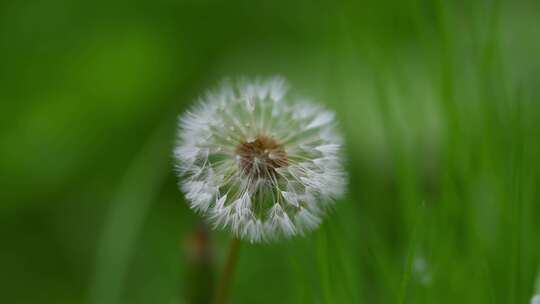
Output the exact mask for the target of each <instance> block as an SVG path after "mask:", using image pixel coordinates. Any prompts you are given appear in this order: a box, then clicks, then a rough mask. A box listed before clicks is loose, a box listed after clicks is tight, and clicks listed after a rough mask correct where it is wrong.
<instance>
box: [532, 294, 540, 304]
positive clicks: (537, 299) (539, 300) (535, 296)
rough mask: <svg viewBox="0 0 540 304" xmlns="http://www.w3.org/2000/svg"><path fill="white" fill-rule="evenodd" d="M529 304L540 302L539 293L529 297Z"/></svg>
mask: <svg viewBox="0 0 540 304" xmlns="http://www.w3.org/2000/svg"><path fill="white" fill-rule="evenodd" d="M531 304H540V294H537V295H534V297H533V298H532V299H531Z"/></svg>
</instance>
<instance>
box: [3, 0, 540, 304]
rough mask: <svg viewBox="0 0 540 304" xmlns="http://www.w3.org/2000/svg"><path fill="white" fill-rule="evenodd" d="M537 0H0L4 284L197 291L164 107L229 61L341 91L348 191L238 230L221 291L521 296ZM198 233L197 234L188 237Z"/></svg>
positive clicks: (534, 256)
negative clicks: (288, 235)
mask: <svg viewBox="0 0 540 304" xmlns="http://www.w3.org/2000/svg"><path fill="white" fill-rule="evenodd" d="M539 20H540V2H539V1H533V0H531V1H499V0H482V1H465V0H460V1H442V0H439V1H427V0H404V1H386V0H369V1H346V0H345V1H265V2H256V1H205V0H199V1H196V0H192V1H173V0H156V1H125V2H117V1H102V0H98V1H68V0H44V1H39V0H28V1H2V2H1V3H0V24H1V25H0V58H1V64H0V88H1V90H0V101H1V108H0V109H1V110H0V142H1V148H0V189H1V190H0V240H1V245H0V302H1V303H41V304H46V303H88V304H98V303H99V304H113V303H167V304H169V303H171V304H173V303H207V302H208V299H209V297H210V296H211V292H212V290H213V288H214V286H213V284H214V282H215V279H216V278H217V277H218V276H219V271H220V267H221V265H222V262H223V259H224V257H225V254H226V251H227V247H228V244H227V242H228V240H229V238H230V237H229V235H228V234H227V233H224V232H209V233H206V234H205V233H202V232H197V231H198V230H200V229H201V228H198V227H200V223H199V218H198V216H196V215H195V214H194V213H193V212H192V211H190V210H189V209H188V208H187V206H186V204H185V202H184V199H183V196H182V194H181V193H180V192H179V190H178V189H177V186H176V183H177V178H176V177H175V176H174V173H173V165H172V158H171V154H172V153H171V150H172V145H173V143H174V136H175V135H174V133H175V125H176V116H177V115H178V114H179V113H181V112H182V111H183V110H184V109H186V107H188V106H189V105H190V104H192V102H193V101H194V100H195V99H196V98H197V96H198V95H199V94H201V93H202V92H204V90H205V89H207V88H209V87H212V86H213V85H215V84H216V83H217V82H218V81H219V80H220V79H221V78H222V77H225V76H233V77H234V76H239V75H248V76H255V75H262V76H265V75H273V74H281V75H283V76H285V77H287V78H288V79H289V80H290V82H291V85H292V87H293V88H294V90H295V92H296V93H298V94H303V95H307V96H311V97H314V98H315V99H316V100H319V101H320V102H321V103H324V104H326V105H328V106H329V107H331V108H333V109H335V111H336V112H337V114H338V117H339V120H340V122H341V127H342V129H343V132H344V134H345V137H346V140H347V170H348V172H349V174H350V186H349V192H348V195H347V197H346V198H345V199H343V200H340V201H339V202H338V203H337V205H336V208H335V210H334V211H333V212H332V213H331V214H330V215H329V216H328V217H327V220H326V221H325V222H324V225H322V227H321V228H320V229H319V230H318V231H316V232H315V233H313V234H311V235H310V236H309V237H307V238H304V239H295V240H291V241H288V242H283V243H280V244H274V245H249V244H243V245H242V248H241V253H240V261H239V264H238V268H237V272H236V276H235V281H234V285H233V289H232V295H231V303H528V302H529V301H530V299H531V297H532V295H533V294H534V292H535V284H537V285H536V286H537V287H536V289H537V290H536V292H540V290H538V289H540V282H538V283H535V280H536V277H537V275H538V272H539V270H540V268H539V266H540V237H539V235H540V225H539V223H540V205H539V203H540V190H539V188H538V185H539V181H540V176H539V174H540V159H539V155H540V142H539V140H538V138H539V136H538V132H539V130H540V129H539V127H540V104H539V103H538V102H539V98H540V81H539V79H540V36H539V34H540V32H539V30H540V24H539ZM201 235H206V236H207V237H208V241H207V245H208V247H206V246H203V245H204V244H206V243H204V242H203V244H201V240H204V238H202V237H201Z"/></svg>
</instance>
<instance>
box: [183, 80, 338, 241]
mask: <svg viewBox="0 0 540 304" xmlns="http://www.w3.org/2000/svg"><path fill="white" fill-rule="evenodd" d="M287 93H288V86H287V84H286V82H285V81H284V80H283V79H282V78H279V77H274V78H270V79H265V80H262V79H256V80H254V81H247V80H243V81H241V82H238V83H230V82H224V83H223V84H222V85H221V86H220V87H219V88H218V89H217V90H214V91H210V92H208V93H207V94H206V95H205V97H204V98H203V99H202V100H200V101H199V103H198V104H197V105H196V106H195V107H194V108H193V109H191V111H188V112H187V113H185V114H183V115H182V116H181V117H180V119H179V131H178V144H177V146H176V147H175V150H174V156H175V159H176V161H177V169H178V172H179V175H180V177H181V178H182V182H181V184H180V185H181V189H182V191H183V192H184V194H185V196H186V199H187V200H188V201H189V203H190V206H191V208H192V209H194V210H196V211H198V212H200V213H201V214H202V215H203V216H205V218H207V219H208V220H209V222H210V223H212V224H213V226H214V227H215V228H228V229H230V231H232V232H233V233H234V234H235V235H236V236H237V237H239V238H243V239H246V240H249V241H251V242H261V241H272V240H277V239H280V238H289V237H293V236H296V235H304V234H305V233H306V232H308V231H311V230H313V229H315V228H317V227H318V226H319V224H320V223H321V220H322V217H323V216H324V214H325V212H326V210H327V209H328V208H329V207H330V206H332V205H333V202H334V200H335V199H336V198H339V197H340V196H341V195H342V194H343V193H344V191H345V183H346V176H345V173H344V170H343V165H342V161H341V149H342V138H341V136H340V135H339V133H338V132H337V130H336V126H335V124H336V123H335V115H334V113H333V112H330V111H328V110H326V109H324V108H323V107H321V106H318V105H315V104H313V103H311V102H308V101H304V100H302V99H299V100H296V99H294V98H291V97H290V96H289V95H288V94H287Z"/></svg>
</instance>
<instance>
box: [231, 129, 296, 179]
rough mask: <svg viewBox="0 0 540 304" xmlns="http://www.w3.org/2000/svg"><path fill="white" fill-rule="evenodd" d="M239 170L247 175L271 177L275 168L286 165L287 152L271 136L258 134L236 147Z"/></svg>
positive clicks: (274, 172) (274, 173)
mask: <svg viewBox="0 0 540 304" xmlns="http://www.w3.org/2000/svg"><path fill="white" fill-rule="evenodd" d="M236 155H237V159H238V165H239V167H240V170H242V172H243V173H244V174H246V175H248V176H252V177H258V178H273V177H274V176H275V175H276V169H277V168H280V167H285V166H287V165H288V158H287V153H286V152H285V150H283V147H282V146H281V145H280V144H278V142H277V141H276V140H275V139H273V138H272V137H269V136H266V135H258V136H257V137H256V138H255V139H253V140H250V141H244V142H241V143H240V144H239V145H238V146H237V147H236Z"/></svg>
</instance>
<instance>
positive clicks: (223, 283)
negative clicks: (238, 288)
mask: <svg viewBox="0 0 540 304" xmlns="http://www.w3.org/2000/svg"><path fill="white" fill-rule="evenodd" d="M239 251H240V240H239V239H238V238H233V239H232V240H231V244H230V247H229V254H228V256H227V261H225V267H224V268H223V273H222V275H221V278H220V280H219V283H218V287H217V290H216V294H215V297H214V304H225V303H227V297H228V294H229V289H230V286H231V283H232V279H233V274H234V270H235V268H236V262H237V261H238V252H239Z"/></svg>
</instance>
